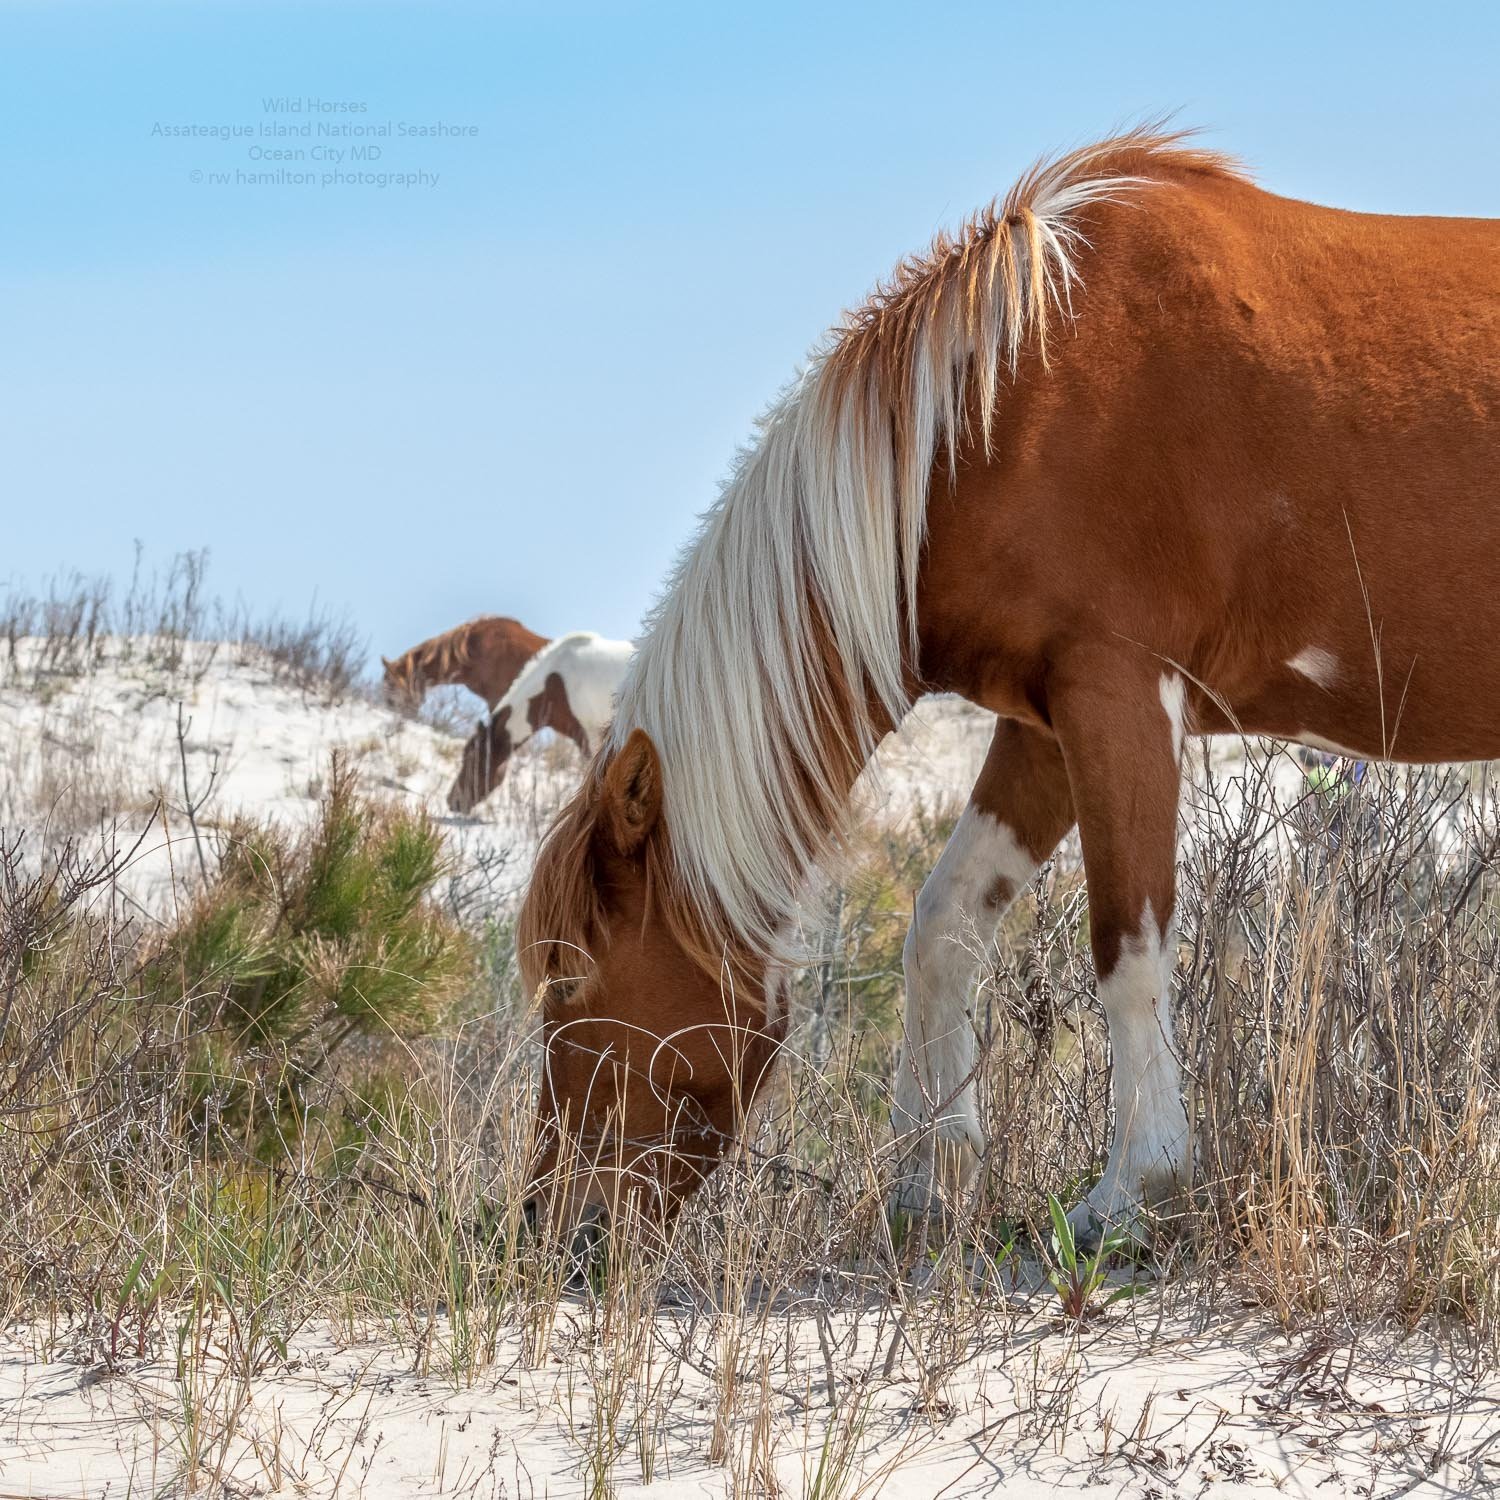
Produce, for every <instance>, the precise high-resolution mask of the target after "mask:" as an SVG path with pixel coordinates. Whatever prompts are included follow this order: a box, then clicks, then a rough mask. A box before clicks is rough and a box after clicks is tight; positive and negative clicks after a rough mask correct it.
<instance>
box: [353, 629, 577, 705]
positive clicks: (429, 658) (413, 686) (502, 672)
mask: <svg viewBox="0 0 1500 1500" xmlns="http://www.w3.org/2000/svg"><path fill="white" fill-rule="evenodd" d="M546 644H547V638H546V636H543V635H538V634H537V633H536V632H535V631H534V630H528V629H527V628H526V627H525V626H524V625H523V624H522V623H521V622H520V621H519V620H512V619H510V618H508V617H507V616H505V615H480V616H479V618H478V619H475V620H470V621H469V622H468V623H467V624H466V625H459V626H458V627H456V628H455V629H453V630H448V631H444V633H443V634H442V635H435V636H433V637H432V639H431V640H427V641H423V642H422V643H421V645H419V646H413V647H412V648H411V650H410V651H407V652H404V653H403V654H402V655H400V656H398V657H397V658H396V659H395V661H388V660H387V659H386V658H385V657H383V656H382V657H381V658H380V665H381V666H382V667H383V668H384V669H385V676H384V680H383V682H382V688H383V691H384V694H385V701H386V703H387V704H389V705H390V707H392V708H395V709H400V710H401V711H402V712H404V713H415V712H416V711H417V709H419V708H420V707H421V706H422V699H423V698H424V697H426V695H427V690H428V689H429V688H433V687H437V686H439V685H440V684H444V683H458V684H460V685H461V686H463V687H466V688H468V690H469V691H470V692H471V693H475V694H477V695H478V696H479V697H481V698H483V699H484V701H485V704H486V705H487V706H488V707H489V708H494V706H495V705H496V704H497V703H498V702H499V701H500V700H501V699H502V698H503V697H504V696H505V692H506V689H507V688H508V687H510V685H511V683H513V682H514V681H515V680H516V674H517V673H518V672H520V670H521V668H522V667H524V666H525V665H526V663H527V662H529V661H530V660H531V658H532V657H534V656H535V655H536V654H537V652H538V651H540V650H541V649H542V647H543V646H545V645H546Z"/></svg>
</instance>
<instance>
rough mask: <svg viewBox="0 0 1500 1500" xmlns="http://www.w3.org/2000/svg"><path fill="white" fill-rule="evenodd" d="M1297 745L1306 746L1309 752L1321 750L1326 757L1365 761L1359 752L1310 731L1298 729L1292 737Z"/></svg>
mask: <svg viewBox="0 0 1500 1500" xmlns="http://www.w3.org/2000/svg"><path fill="white" fill-rule="evenodd" d="M1292 738H1293V739H1294V740H1296V741H1297V743H1298V744H1299V745H1306V746H1307V747H1308V748H1309V749H1310V750H1321V751H1323V752H1324V753H1325V754H1327V755H1342V756H1345V757H1346V758H1347V759H1349V760H1363V759H1365V755H1364V752H1363V751H1361V750H1351V749H1350V748H1349V747H1348V746H1347V745H1341V744H1339V743H1338V741H1337V740H1325V739H1324V738H1323V736H1322V735H1321V734H1314V733H1313V732H1312V730H1310V729H1299V730H1298V731H1297V732H1296V734H1294V735H1293V736H1292Z"/></svg>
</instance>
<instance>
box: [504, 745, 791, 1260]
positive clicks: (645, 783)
mask: <svg viewBox="0 0 1500 1500" xmlns="http://www.w3.org/2000/svg"><path fill="white" fill-rule="evenodd" d="M662 790H663V789H662V770H661V763H660V761H659V760H658V758H657V753H656V749H655V746H654V745H653V744H652V742H651V740H650V738H649V737H648V736H647V735H646V734H645V733H644V732H643V731H642V730H639V729H637V730H636V731H634V733H632V735H631V736H630V738H629V740H627V741H626V743H625V745H624V746H623V747H622V748H621V749H620V750H619V751H618V752H615V753H613V754H611V753H609V752H606V753H605V754H604V755H603V756H601V757H600V758H599V759H598V760H596V762H595V764H594V766H593V768H592V770H591V773H590V775H589V777H588V779H587V780H586V782H585V784H584V786H583V787H582V788H581V789H580V790H579V792H578V793H577V794H576V796H575V797H574V799H573V801H572V802H571V803H570V804H569V806H568V807H567V808H566V809H565V810H564V812H563V813H562V815H561V816H560V817H559V819H558V821H557V823H556V824H555V825H554V826H553V829H552V831H551V833H550V834H549V835H548V838H547V841H546V843H545V844H544V845H543V847H542V850H541V852H540V854H539V855H538V858H537V864H536V869H535V872H534V874H533V876H532V883H531V888H530V891H529V892H528V895H527V898H526V903H525V906H524V907H523V909H522V913H521V920H520V929H519V933H518V942H519V946H520V953H521V964H522V972H523V975H524V977H525V980H526V983H527V984H528V986H529V987H530V988H531V989H532V990H533V992H536V991H540V993H541V995H542V998H543V1031H544V1041H545V1067H544V1071H543V1077H542V1085H541V1094H540V1098H539V1100H538V1120H537V1153H536V1162H535V1168H534V1174H533V1189H532V1200H533V1201H535V1202H537V1203H538V1205H539V1207H540V1208H541V1210H542V1214H543V1217H544V1218H549V1219H550V1221H551V1222H552V1224H553V1226H554V1227H555V1228H557V1229H559V1230H560V1231H566V1230H568V1229H570V1228H572V1227H574V1226H576V1225H578V1224H581V1223H583V1222H585V1221H586V1220H587V1219H588V1218H589V1217H590V1216H591V1215H592V1214H596V1213H597V1212H598V1211H599V1210H603V1211H604V1212H605V1213H607V1214H610V1213H612V1214H618V1213H619V1212H620V1211H621V1210H622V1208H623V1200H624V1199H625V1198H626V1197H627V1196H631V1195H634V1196H635V1197H636V1199H637V1206H638V1208H640V1209H641V1210H643V1211H644V1212H645V1213H647V1214H648V1215H650V1216H659V1217H661V1218H665V1217H667V1216H670V1214H671V1213H672V1212H673V1211H674V1210H675V1209H676V1207H677V1206H678V1205H679V1204H680V1202H681V1201H682V1199H683V1197H684V1196H685V1195H686V1194H687V1193H688V1192H689V1191H691V1189H692V1188H693V1187H694V1186H696V1185H697V1183H699V1182H700V1181H701V1180H702V1179H703V1178H704V1177H706V1176H707V1175H708V1173H709V1172H711V1171H712V1170H713V1168H714V1167H715V1166H716V1165H717V1164H718V1162H719V1159H720V1157H721V1156H722V1155H723V1153H724V1150H725V1148H726V1147H727V1146H728V1145H729V1143H730V1142H731V1141H732V1140H733V1138H734V1135H735V1132H736V1129H737V1128H738V1125H739V1122H740V1121H741V1119H742V1118H743V1112H744V1110H745V1108H746V1107H747V1106H748V1105H749V1103H750V1101H751V1099H752V1098H753V1097H754V1095H755V1093H756V1091H757V1089H758V1088H759V1087H760V1085H761V1083H762V1082H763V1081H764V1079H765V1077H766V1075H767V1073H768V1072H769V1070H770V1065H771V1063H772V1061H773V1060H774V1057H775V1053H776V1049H777V1047H778V1045H779V1041H780V1036H781V1030H782V1027H783V1025H784V1019H783V1015H782V1011H783V1007H782V1006H781V1004H780V998H779V993H778V994H777V995H776V996H774V997H773V996H772V995H771V993H770V990H771V988H772V987H771V986H768V984H767V976H768V969H767V965H766V964H765V962H764V961H762V960H758V959H754V958H749V957H745V956H730V954H729V952H728V950H727V949H726V951H725V953H724V954H723V955H721V956H719V957H718V958H716V957H715V956H714V955H712V954H710V953H708V952H707V951H706V944H705V943H704V941H703V939H702V935H701V933H700V932H699V930H698V929H699V925H700V924H698V923H697V922H695V920H694V918H693V915H692V913H691V912H690V911H689V910H688V909H687V907H686V905H685V903H684V902H683V901H682V900H681V899H680V897H679V895H678V891H677V883H676V881H675V880H674V877H673V867H672V859H671V850H670V845H669V838H668V829H667V826H666V823H665V820H664V819H663V817H662Z"/></svg>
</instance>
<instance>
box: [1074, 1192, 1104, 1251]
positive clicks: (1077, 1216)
mask: <svg viewBox="0 0 1500 1500" xmlns="http://www.w3.org/2000/svg"><path fill="white" fill-rule="evenodd" d="M1068 1228H1069V1229H1071V1230H1072V1231H1073V1248H1074V1249H1075V1250H1078V1251H1080V1252H1081V1253H1083V1254H1084V1255H1092V1254H1093V1253H1094V1252H1095V1251H1096V1250H1097V1249H1098V1248H1099V1247H1100V1246H1101V1245H1102V1244H1103V1243H1104V1236H1105V1234H1106V1233H1108V1226H1106V1224H1105V1222H1104V1220H1103V1219H1102V1218H1100V1217H1099V1215H1098V1214H1097V1213H1095V1212H1094V1207H1093V1205H1092V1204H1091V1203H1090V1202H1089V1201H1088V1199H1087V1198H1085V1199H1084V1200H1083V1202H1082V1203H1079V1204H1077V1205H1075V1206H1074V1207H1073V1208H1071V1209H1069V1211H1068Z"/></svg>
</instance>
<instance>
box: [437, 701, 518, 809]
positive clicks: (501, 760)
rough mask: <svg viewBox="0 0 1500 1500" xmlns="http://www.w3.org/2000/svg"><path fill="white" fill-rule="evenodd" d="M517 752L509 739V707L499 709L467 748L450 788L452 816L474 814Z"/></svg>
mask: <svg viewBox="0 0 1500 1500" xmlns="http://www.w3.org/2000/svg"><path fill="white" fill-rule="evenodd" d="M514 748H515V746H514V745H513V744H512V742H511V737H510V705H509V704H508V703H507V704H506V705H505V706H504V707H503V708H499V709H496V711H495V712H494V713H493V714H491V715H490V717H489V718H488V719H481V720H480V721H479V727H478V728H477V729H476V730H475V731H474V733H473V734H471V735H470V736H469V738H468V740H467V741H466V742H465V744H464V758H463V760H462V762H461V763H460V765H459V768H458V775H457V776H456V777H455V778H454V781H453V785H452V786H451V787H449V788H448V808H449V811H451V812H456V813H467V812H472V811H473V810H474V809H475V808H476V807H478V806H479V804H480V803H481V802H483V801H484V799H485V798H486V797H488V796H489V794H490V793H491V792H493V791H494V790H495V788H496V787H497V786H499V785H500V782H501V781H502V780H503V779H504V776H505V765H506V762H507V761H508V760H509V759H510V752H511V751H512V750H513V749H514Z"/></svg>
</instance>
